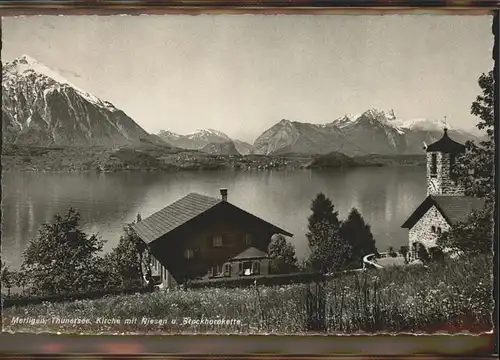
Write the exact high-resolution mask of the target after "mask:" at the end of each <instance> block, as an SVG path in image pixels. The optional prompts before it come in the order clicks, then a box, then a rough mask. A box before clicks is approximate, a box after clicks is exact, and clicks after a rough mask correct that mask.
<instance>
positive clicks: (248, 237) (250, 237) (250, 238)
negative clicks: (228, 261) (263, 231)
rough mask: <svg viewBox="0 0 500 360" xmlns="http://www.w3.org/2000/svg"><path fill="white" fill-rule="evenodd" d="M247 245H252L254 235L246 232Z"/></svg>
mask: <svg viewBox="0 0 500 360" xmlns="http://www.w3.org/2000/svg"><path fill="white" fill-rule="evenodd" d="M245 245H247V246H250V245H252V235H250V234H245Z"/></svg>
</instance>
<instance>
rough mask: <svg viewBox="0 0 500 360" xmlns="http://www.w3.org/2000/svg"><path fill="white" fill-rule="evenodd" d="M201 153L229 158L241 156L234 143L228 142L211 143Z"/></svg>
mask: <svg viewBox="0 0 500 360" xmlns="http://www.w3.org/2000/svg"><path fill="white" fill-rule="evenodd" d="M201 151H203V152H204V153H207V154H211V155H228V156H238V155H241V154H240V153H239V152H238V150H237V149H236V146H235V145H234V142H232V141H226V142H223V143H210V144H207V145H205V146H204V147H203V148H202V149H201Z"/></svg>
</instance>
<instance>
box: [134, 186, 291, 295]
mask: <svg viewBox="0 0 500 360" xmlns="http://www.w3.org/2000/svg"><path fill="white" fill-rule="evenodd" d="M133 229H134V231H135V232H136V234H137V235H138V236H139V238H141V239H142V241H144V242H145V243H146V244H147V245H148V248H149V250H150V253H151V255H152V264H151V270H152V275H153V277H156V278H157V279H158V281H157V283H160V284H162V286H163V287H167V288H169V287H172V286H175V285H176V284H180V283H184V282H185V281H188V280H205V279H216V278H221V277H240V276H254V275H262V274H267V272H268V255H267V249H268V246H269V243H270V241H271V237H272V236H273V235H274V234H282V235H285V236H293V235H292V234H291V233H289V232H287V231H285V230H283V229H280V228H279V227H277V226H275V225H273V224H270V223H268V222H267V221H265V220H262V219H260V218H258V217H257V216H255V215H253V214H250V213H248V212H246V211H245V210H243V209H241V208H239V207H237V206H235V205H233V204H231V203H230V202H228V200H227V189H221V198H213V197H209V196H205V195H200V194H196V193H191V194H189V195H187V196H185V197H183V198H182V199H180V200H178V201H176V202H174V203H173V204H171V205H169V206H167V207H165V208H163V209H162V210H160V211H158V212H156V213H154V214H153V215H151V216H149V217H147V218H145V219H143V220H141V221H139V222H138V223H136V224H134V225H133Z"/></svg>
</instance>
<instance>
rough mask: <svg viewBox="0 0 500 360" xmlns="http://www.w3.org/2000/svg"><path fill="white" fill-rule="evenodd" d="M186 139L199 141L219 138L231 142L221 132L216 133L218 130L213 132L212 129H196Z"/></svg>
mask: <svg viewBox="0 0 500 360" xmlns="http://www.w3.org/2000/svg"><path fill="white" fill-rule="evenodd" d="M186 137H187V138H190V139H200V138H208V137H219V138H223V139H226V140H228V141H230V140H231V139H230V138H229V136H227V135H226V134H224V133H223V132H221V131H218V130H214V129H198V130H197V131H196V132H194V133H191V134H187V135H186Z"/></svg>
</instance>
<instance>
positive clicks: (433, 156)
mask: <svg viewBox="0 0 500 360" xmlns="http://www.w3.org/2000/svg"><path fill="white" fill-rule="evenodd" d="M436 175H437V154H436V153H433V154H431V176H432V177H436Z"/></svg>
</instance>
